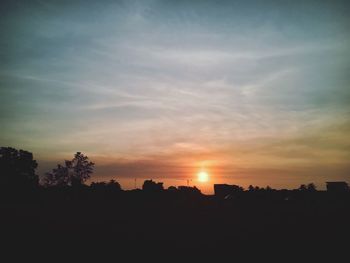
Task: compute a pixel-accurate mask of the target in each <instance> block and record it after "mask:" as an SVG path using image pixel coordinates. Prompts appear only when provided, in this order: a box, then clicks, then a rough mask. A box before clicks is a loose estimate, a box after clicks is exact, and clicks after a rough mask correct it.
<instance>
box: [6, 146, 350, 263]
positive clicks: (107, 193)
mask: <svg viewBox="0 0 350 263" xmlns="http://www.w3.org/2000/svg"><path fill="white" fill-rule="evenodd" d="M36 167H37V162H36V161H35V160H34V159H33V155H32V154H31V153H29V152H26V151H22V150H19V151H18V150H16V149H13V148H9V147H3V148H1V149H0V174H1V177H0V178H1V180H0V183H1V196H0V212H1V216H0V233H1V235H0V242H1V244H2V257H3V258H5V256H4V252H8V251H9V252H10V256H11V258H12V259H14V258H15V257H16V256H17V255H19V256H23V255H25V257H26V259H27V260H29V259H31V260H33V259H35V260H37V259H39V258H40V257H43V255H45V254H46V253H47V254H48V255H47V256H45V257H44V260H45V261H48V260H51V259H53V257H54V258H55V259H56V258H57V257H58V258H61V259H62V261H64V260H67V259H68V258H70V257H71V256H70V254H76V256H78V259H79V261H82V259H83V258H84V256H87V257H89V258H90V257H91V255H92V253H93V252H98V253H97V254H98V260H99V261H101V257H103V256H104V255H109V256H111V257H112V258H115V259H116V261H121V262H124V261H135V260H136V259H137V260H138V261H141V262H148V261H151V262H153V261H157V260H160V261H166V262H167V261H168V260H169V259H173V260H174V259H177V261H180V262H182V261H185V262H186V261H187V260H188V259H193V261H194V262H198V261H201V260H211V261H212V262H226V261H227V262H231V261H238V259H241V258H245V259H247V258H248V259H253V258H254V257H255V256H256V257H257V260H259V261H265V260H267V261H270V260H271V259H272V258H274V257H276V258H277V259H278V260H279V261H286V259H288V260H293V261H297V262H298V261H302V262H304V261H308V262H317V261H319V260H324V259H326V258H327V256H329V258H328V260H329V262H346V260H345V261H344V260H343V257H344V256H345V257H347V256H348V254H347V253H348V252H347V251H348V242H347V241H348V239H349V236H350V229H349V222H350V192H349V191H348V185H347V184H346V182H327V191H317V189H316V187H315V186H314V185H313V184H307V185H302V186H300V187H299V188H298V189H294V190H287V189H283V190H275V189H272V188H271V187H264V188H262V187H258V186H252V185H251V186H249V187H248V188H247V189H243V188H242V187H241V186H237V185H227V184H217V185H215V186H214V189H215V195H203V194H202V193H201V192H200V190H199V189H197V188H196V187H188V186H179V187H175V186H170V187H168V188H167V189H165V188H164V186H163V184H162V183H161V182H155V181H153V180H146V181H145V182H144V184H143V186H142V189H134V190H129V191H125V190H123V189H122V188H121V186H120V184H119V183H118V182H116V181H114V180H111V181H109V182H93V183H91V184H90V185H86V180H87V178H90V176H91V175H92V172H93V167H94V164H93V163H92V162H91V161H90V160H89V159H88V157H87V156H85V155H83V154H82V153H79V152H78V153H77V154H76V155H75V156H74V157H73V159H72V160H69V161H66V162H65V164H64V165H61V166H57V168H54V169H53V170H52V172H50V173H48V174H46V175H45V176H44V178H41V179H42V180H41V184H39V180H38V176H37V175H36V174H35V169H36ZM124 257H125V258H126V260H124ZM254 259H255V258H254Z"/></svg>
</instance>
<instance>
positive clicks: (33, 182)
mask: <svg viewBox="0 0 350 263" xmlns="http://www.w3.org/2000/svg"><path fill="white" fill-rule="evenodd" d="M37 167H38V163H37V162H36V161H35V160H33V154H32V153H31V152H27V151H23V150H16V149H14V148H11V147H0V185H3V186H5V187H11V188H12V187H17V188H18V187H20V188H22V187H25V188H28V187H35V186H37V185H38V176H37V175H36V174H35V169H36V168H37Z"/></svg>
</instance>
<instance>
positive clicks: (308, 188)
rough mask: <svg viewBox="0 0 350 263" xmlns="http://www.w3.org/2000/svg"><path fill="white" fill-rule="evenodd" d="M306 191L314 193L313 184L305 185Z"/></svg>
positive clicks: (314, 187)
mask: <svg viewBox="0 0 350 263" xmlns="http://www.w3.org/2000/svg"><path fill="white" fill-rule="evenodd" d="M307 190H308V191H316V186H315V184H314V183H310V184H308V185H307Z"/></svg>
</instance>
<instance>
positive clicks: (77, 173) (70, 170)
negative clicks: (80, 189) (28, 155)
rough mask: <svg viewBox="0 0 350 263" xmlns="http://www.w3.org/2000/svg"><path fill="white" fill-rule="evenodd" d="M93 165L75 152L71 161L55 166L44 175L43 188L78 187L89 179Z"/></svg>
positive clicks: (79, 153) (85, 157)
mask: <svg viewBox="0 0 350 263" xmlns="http://www.w3.org/2000/svg"><path fill="white" fill-rule="evenodd" d="M94 165H95V164H94V163H93V162H90V160H89V158H88V157H87V156H85V155H83V154H82V153H81V152H77V153H76V154H75V155H74V158H73V159H72V160H71V161H67V160H66V161H65V165H64V166H63V165H60V164H58V165H57V168H54V169H53V170H52V172H49V173H46V174H45V177H44V178H43V179H42V183H43V185H44V186H47V187H50V186H79V185H82V184H83V183H84V182H85V181H86V180H87V179H89V178H90V176H91V174H92V172H93V168H94Z"/></svg>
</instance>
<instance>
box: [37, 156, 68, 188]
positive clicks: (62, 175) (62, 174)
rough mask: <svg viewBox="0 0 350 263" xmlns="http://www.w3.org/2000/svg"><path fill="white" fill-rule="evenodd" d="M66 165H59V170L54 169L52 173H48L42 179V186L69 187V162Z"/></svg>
mask: <svg viewBox="0 0 350 263" xmlns="http://www.w3.org/2000/svg"><path fill="white" fill-rule="evenodd" d="M65 164H66V165H65V166H63V165H60V164H58V165H57V168H54V169H52V172H48V173H46V174H45V176H44V178H43V179H42V184H43V185H44V186H46V187H52V186H58V187H63V186H67V185H69V184H70V176H69V164H67V161H66V163H65Z"/></svg>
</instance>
